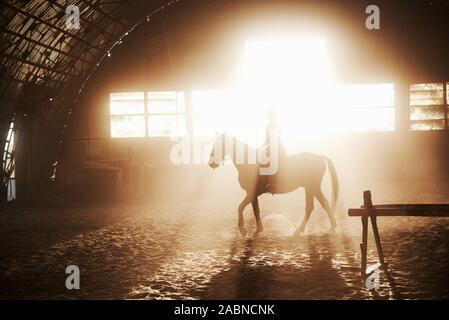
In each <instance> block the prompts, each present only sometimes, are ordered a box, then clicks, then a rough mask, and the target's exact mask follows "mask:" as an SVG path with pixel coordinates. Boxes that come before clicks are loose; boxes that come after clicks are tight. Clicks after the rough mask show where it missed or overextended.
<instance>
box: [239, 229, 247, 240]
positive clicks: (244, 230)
mask: <svg viewBox="0 0 449 320" xmlns="http://www.w3.org/2000/svg"><path fill="white" fill-rule="evenodd" d="M247 233H248V231H246V229H245V228H240V234H241V235H242V237H243V238H244V237H246V234H247Z"/></svg>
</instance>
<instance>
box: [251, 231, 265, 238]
mask: <svg viewBox="0 0 449 320" xmlns="http://www.w3.org/2000/svg"><path fill="white" fill-rule="evenodd" d="M262 232H263V230H256V231H254V233H253V238H257V237H258V236H259V234H261V233H262Z"/></svg>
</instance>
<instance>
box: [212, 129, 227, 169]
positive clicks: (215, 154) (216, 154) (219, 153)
mask: <svg viewBox="0 0 449 320" xmlns="http://www.w3.org/2000/svg"><path fill="white" fill-rule="evenodd" d="M225 141H226V133H222V134H217V136H216V138H215V142H214V145H213V147H212V151H211V153H210V157H209V167H211V168H212V169H215V168H217V167H218V166H220V163H224V160H225V156H226V154H225Z"/></svg>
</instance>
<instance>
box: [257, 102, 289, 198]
mask: <svg viewBox="0 0 449 320" xmlns="http://www.w3.org/2000/svg"><path fill="white" fill-rule="evenodd" d="M273 131H274V132H273ZM272 133H275V134H272ZM273 138H274V139H275V141H272V139H273ZM274 143H276V144H277V153H278V154H277V155H273V156H275V157H277V161H278V163H281V162H282V160H283V159H284V158H285V157H286V154H287V153H286V151H285V148H284V146H283V144H282V142H281V137H280V128H279V123H278V121H277V114H276V111H274V110H269V111H268V113H267V124H266V126H265V142H264V144H263V148H266V154H267V156H268V159H272V158H271V156H272V154H271V150H272V145H273V144H274ZM274 150H276V148H275V149H274ZM261 166H263V167H269V166H270V162H268V163H267V164H262V165H261ZM276 183H277V175H276V174H274V175H271V176H268V178H267V184H266V189H267V190H268V191H270V192H271V193H274V189H275V187H276Z"/></svg>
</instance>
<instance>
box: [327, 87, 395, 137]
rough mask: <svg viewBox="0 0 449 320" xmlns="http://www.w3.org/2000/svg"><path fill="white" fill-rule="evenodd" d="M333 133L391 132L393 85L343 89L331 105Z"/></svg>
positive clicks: (393, 125) (337, 92) (338, 92)
mask: <svg viewBox="0 0 449 320" xmlns="http://www.w3.org/2000/svg"><path fill="white" fill-rule="evenodd" d="M332 104H333V106H334V107H333V108H332V110H331V111H330V112H331V114H332V119H333V123H331V124H330V127H331V128H332V129H333V130H332V131H369V130H373V131H393V130H394V128H395V111H394V105H395V92H394V84H392V83H383V84H361V85H343V86H339V87H337V88H336V96H335V101H334V102H333V103H332Z"/></svg>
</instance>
